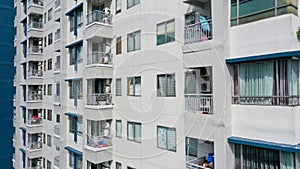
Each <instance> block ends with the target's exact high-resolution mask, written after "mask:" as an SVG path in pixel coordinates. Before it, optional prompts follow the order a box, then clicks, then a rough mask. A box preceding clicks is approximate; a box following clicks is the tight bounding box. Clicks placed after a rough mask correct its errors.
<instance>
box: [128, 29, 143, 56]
mask: <svg viewBox="0 0 300 169" xmlns="http://www.w3.org/2000/svg"><path fill="white" fill-rule="evenodd" d="M140 49H141V31H140V30H139V31H136V32H133V33H130V34H128V35H127V51H128V52H131V51H135V50H140Z"/></svg>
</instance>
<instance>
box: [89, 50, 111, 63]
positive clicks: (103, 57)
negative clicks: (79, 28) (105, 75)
mask: <svg viewBox="0 0 300 169" xmlns="http://www.w3.org/2000/svg"><path fill="white" fill-rule="evenodd" d="M87 64H88V65H90V64H112V55H111V54H110V53H109V54H108V53H105V52H92V53H90V54H87Z"/></svg>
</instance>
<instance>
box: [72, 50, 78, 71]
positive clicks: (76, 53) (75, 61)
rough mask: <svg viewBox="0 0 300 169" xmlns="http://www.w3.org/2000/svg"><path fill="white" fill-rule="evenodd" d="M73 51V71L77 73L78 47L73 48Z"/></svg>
mask: <svg viewBox="0 0 300 169" xmlns="http://www.w3.org/2000/svg"><path fill="white" fill-rule="evenodd" d="M73 50H74V55H73V57H74V70H75V71H77V68H78V61H77V58H78V56H77V55H78V51H77V50H78V47H77V46H75V47H74V48H73Z"/></svg>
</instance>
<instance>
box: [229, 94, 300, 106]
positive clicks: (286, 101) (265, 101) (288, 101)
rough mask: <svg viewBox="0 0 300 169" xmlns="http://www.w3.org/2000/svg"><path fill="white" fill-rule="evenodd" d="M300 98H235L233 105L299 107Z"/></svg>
mask: <svg viewBox="0 0 300 169" xmlns="http://www.w3.org/2000/svg"><path fill="white" fill-rule="evenodd" d="M299 98H300V96H233V97H232V104H242V105H271V106H299V105H300V104H299V103H300V101H299Z"/></svg>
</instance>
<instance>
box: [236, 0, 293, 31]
mask: <svg viewBox="0 0 300 169" xmlns="http://www.w3.org/2000/svg"><path fill="white" fill-rule="evenodd" d="M297 10H298V9H297V1H296V0H264V1H261V0H251V1H249V0H231V25H232V26H234V25H239V24H244V23H249V22H253V21H257V20H261V19H265V18H270V17H274V16H278V15H283V14H287V13H292V14H295V15H297Z"/></svg>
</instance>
